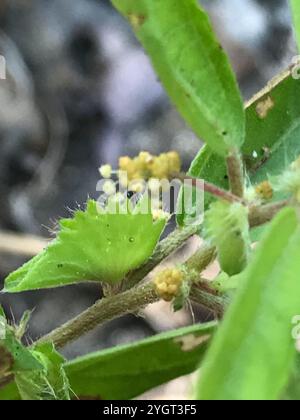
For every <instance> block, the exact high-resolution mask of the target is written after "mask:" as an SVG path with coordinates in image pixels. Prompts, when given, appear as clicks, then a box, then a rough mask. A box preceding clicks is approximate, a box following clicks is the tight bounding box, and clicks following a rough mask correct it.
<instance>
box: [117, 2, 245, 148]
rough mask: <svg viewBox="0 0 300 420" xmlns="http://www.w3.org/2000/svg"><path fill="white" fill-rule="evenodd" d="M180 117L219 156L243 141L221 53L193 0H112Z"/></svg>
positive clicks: (238, 103) (239, 110) (234, 89)
mask: <svg viewBox="0 0 300 420" xmlns="http://www.w3.org/2000/svg"><path fill="white" fill-rule="evenodd" d="M112 3H113V4H114V6H115V7H116V8H117V9H118V10H119V11H120V12H121V13H122V14H123V15H124V16H125V17H126V18H127V19H128V20H129V22H130V23H131V25H132V27H133V29H134V31H135V34H136V36H137V38H138V39H139V40H140V41H141V43H142V44H143V46H144V47H145V49H146V51H147V53H148V54H149V56H150V58H151V60H152V63H153V66H154V68H155V70H156V72H157V74H158V76H159V78H160V80H161V81H162V83H163V85H164V87H165V88H166V90H167V93H168V94H169V96H170V98H171V99H172V101H173V102H174V104H175V105H176V106H177V108H178V110H179V112H180V113H181V115H182V116H183V117H184V118H185V120H186V121H187V122H188V124H189V125H190V126H191V127H192V129H193V130H194V131H195V133H196V134H197V135H198V136H200V137H201V138H203V139H204V140H205V141H206V142H207V143H208V144H209V145H210V146H211V147H212V148H213V150H214V151H215V152H216V153H218V154H220V155H223V156H224V155H225V154H226V153H227V151H228V150H229V149H231V148H239V147H240V146H241V145H242V143H243V141H244V111H243V105H242V100H241V96H240V93H239V89H238V86H237V83H236V80H235V77H234V75H233V72H232V70H231V67H230V65H229V62H228V59H227V56H226V54H225V53H224V51H223V49H222V47H221V46H220V44H219V42H218V41H217V39H216V37H215V35H214V32H213V29H212V26H211V23H210V22H209V19H208V17H207V15H206V13H205V12H204V10H203V9H202V8H201V7H200V6H199V4H198V2H197V1H196V0H184V1H177V0H112Z"/></svg>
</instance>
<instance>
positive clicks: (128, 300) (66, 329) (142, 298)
mask: <svg viewBox="0 0 300 420" xmlns="http://www.w3.org/2000/svg"><path fill="white" fill-rule="evenodd" d="M195 255H197V269H198V270H199V273H200V272H201V271H203V270H204V269H205V268H206V267H207V266H208V265H209V264H210V263H211V262H212V261H213V259H214V258H215V251H214V248H213V247H210V246H208V245H204V246H203V247H202V248H200V250H199V251H198V252H197V253H196V254H195ZM194 259H195V256H193V257H192V258H191V259H190V260H189V261H190V262H191V263H192V264H193V267H195V266H194V264H195V262H193V261H194ZM200 298H201V296H200V295H198V297H197V303H199V299H200ZM158 300H159V297H158V296H157V294H156V292H155V290H154V287H153V283H152V282H147V283H141V284H140V285H138V286H136V287H134V288H132V289H129V290H127V291H125V292H123V293H120V294H117V295H114V296H110V297H107V298H104V299H101V300H99V301H98V302H96V303H95V304H94V305H93V306H91V307H90V308H88V309H87V310H86V311H84V312H82V313H81V314H80V315H78V316H77V317H76V318H74V319H72V320H71V321H69V322H67V323H66V324H64V325H62V326H61V327H59V328H57V329H56V330H54V331H52V332H51V333H50V334H48V335H46V336H45V337H42V338H41V339H40V340H39V342H46V341H52V342H53V343H54V345H55V346H56V347H58V348H60V347H63V346H65V345H66V344H67V343H69V342H71V341H74V340H76V339H77V338H79V337H80V336H82V335H84V334H86V333H87V332H89V331H91V330H92V329H94V328H95V327H96V326H97V325H101V324H104V323H105V322H107V321H111V320H112V319H115V318H117V317H120V316H123V315H126V314H128V313H135V312H137V311H139V310H140V309H142V308H144V307H145V306H147V305H148V304H150V303H154V302H156V301H158ZM200 301H201V299H200ZM206 301H207V299H206V300H204V301H203V302H202V304H203V305H205V302H206ZM207 302H208V301H207ZM212 304H213V302H212V303H211V304H210V306H209V308H210V309H211V305H212ZM216 312H217V313H218V308H216Z"/></svg>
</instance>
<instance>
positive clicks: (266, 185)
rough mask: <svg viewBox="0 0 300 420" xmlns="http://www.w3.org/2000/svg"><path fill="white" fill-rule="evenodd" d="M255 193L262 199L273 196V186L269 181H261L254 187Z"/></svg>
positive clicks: (268, 198)
mask: <svg viewBox="0 0 300 420" xmlns="http://www.w3.org/2000/svg"><path fill="white" fill-rule="evenodd" d="M255 192H256V195H257V196H258V197H259V198H260V199H262V200H271V199H272V198H273V187H272V185H271V184H270V182H269V181H263V182H261V183H260V184H258V185H257V186H256V187H255Z"/></svg>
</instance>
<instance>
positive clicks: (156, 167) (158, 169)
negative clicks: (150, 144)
mask: <svg viewBox="0 0 300 420" xmlns="http://www.w3.org/2000/svg"><path fill="white" fill-rule="evenodd" d="M119 169H120V171H121V173H125V172H126V173H127V177H128V181H132V180H134V179H144V180H148V179H150V178H157V179H164V178H167V179H169V178H170V177H171V176H172V175H173V174H175V173H178V172H180V170H181V160H180V156H179V154H178V153H177V152H175V151H171V152H168V153H162V154H160V155H159V156H154V155H151V154H150V153H149V152H140V154H139V155H138V156H136V157H134V158H130V157H128V156H122V157H120V159H119Z"/></svg>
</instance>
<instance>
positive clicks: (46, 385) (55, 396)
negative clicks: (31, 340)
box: [15, 343, 70, 401]
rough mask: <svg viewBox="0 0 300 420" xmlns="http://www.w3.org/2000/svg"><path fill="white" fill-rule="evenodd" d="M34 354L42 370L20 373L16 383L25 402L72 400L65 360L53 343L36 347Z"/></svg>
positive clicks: (16, 375) (17, 374) (16, 377)
mask: <svg viewBox="0 0 300 420" xmlns="http://www.w3.org/2000/svg"><path fill="white" fill-rule="evenodd" d="M32 354H33V355H34V356H35V357H36V358H37V360H39V361H40V363H41V364H42V366H43V369H42V370H32V371H30V372H18V373H16V374H15V382H16V384H17V387H18V390H19V393H20V395H21V398H22V399H23V400H31V401H37V400H41V401H44V400H60V401H61V400H70V393H69V382H68V378H67V376H66V373H65V370H64V366H63V365H64V362H65V360H64V358H63V357H62V356H61V355H60V354H59V353H57V352H56V350H55V349H54V347H53V345H52V344H51V343H46V344H42V345H39V346H36V347H35V348H34V350H33V351H32Z"/></svg>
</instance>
